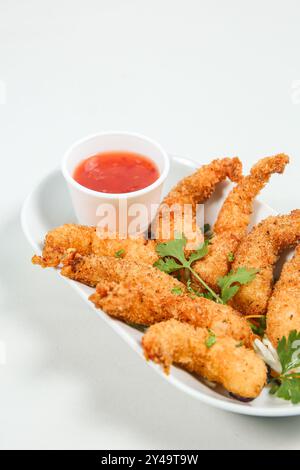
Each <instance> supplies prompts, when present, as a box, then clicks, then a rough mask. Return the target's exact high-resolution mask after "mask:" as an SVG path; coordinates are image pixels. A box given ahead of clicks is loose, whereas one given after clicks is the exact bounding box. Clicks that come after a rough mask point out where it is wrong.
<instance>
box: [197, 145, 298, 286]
mask: <svg viewBox="0 0 300 470" xmlns="http://www.w3.org/2000/svg"><path fill="white" fill-rule="evenodd" d="M288 162H289V157H288V156H287V155H284V154H279V155H275V156H274V157H266V158H263V159H262V160H259V161H258V163H257V164H256V165H254V167H253V168H252V169H251V172H250V174H249V175H248V176H245V177H244V178H242V180H241V181H240V183H238V184H237V185H236V186H235V187H234V188H233V189H232V191H231V192H230V193H229V195H228V196H227V198H226V200H225V202H224V204H223V206H222V208H221V210H220V213H219V215H218V218H217V221H216V223H215V225H214V227H213V233H214V237H213V238H212V241H211V244H210V246H209V251H208V254H207V256H206V257H205V258H204V259H202V260H199V261H197V262H196V263H195V265H194V269H195V271H196V272H197V273H198V274H199V275H200V276H201V277H202V279H204V281H206V283H207V284H208V285H209V286H210V287H212V288H213V289H215V290H217V289H218V286H217V281H218V279H219V278H220V277H222V276H225V275H226V274H227V273H228V271H229V270H230V264H231V261H232V259H231V258H232V257H233V256H234V253H235V252H236V249H237V247H238V246H239V244H240V243H241V241H242V239H243V238H244V236H245V235H246V233H247V227H248V225H249V221H250V216H251V214H252V210H253V201H254V199H255V197H256V196H257V195H258V193H259V192H260V191H261V189H262V188H263V187H264V186H265V185H266V183H267V182H268V181H269V179H270V177H271V175H272V174H273V173H283V171H284V168H285V166H286V164H287V163H288ZM230 260H231V261H230Z"/></svg>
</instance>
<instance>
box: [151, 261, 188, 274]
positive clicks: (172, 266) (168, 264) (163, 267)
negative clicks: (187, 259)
mask: <svg viewBox="0 0 300 470" xmlns="http://www.w3.org/2000/svg"><path fill="white" fill-rule="evenodd" d="M153 266H155V267H156V268H158V269H160V271H163V272H164V273H167V274H171V273H173V272H174V271H178V269H182V267H183V266H182V264H179V263H177V262H176V261H175V259H174V258H165V259H162V258H159V259H158V260H157V261H155V263H154V264H153Z"/></svg>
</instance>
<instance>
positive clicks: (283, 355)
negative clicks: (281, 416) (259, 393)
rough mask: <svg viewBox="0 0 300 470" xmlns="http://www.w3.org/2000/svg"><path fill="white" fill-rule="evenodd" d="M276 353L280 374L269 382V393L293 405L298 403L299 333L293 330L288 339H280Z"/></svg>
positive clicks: (299, 401) (299, 394)
mask: <svg viewBox="0 0 300 470" xmlns="http://www.w3.org/2000/svg"><path fill="white" fill-rule="evenodd" d="M277 353H278V357H279V360H280V364H281V368H282V372H281V374H280V375H279V376H278V377H276V379H273V380H272V382H271V389H270V393H271V394H272V395H277V397H279V398H282V399H283V400H289V401H291V402H292V403H293V404H296V403H300V372H298V371H297V369H298V368H299V367H300V332H297V331H296V330H293V331H291V332H290V334H289V337H288V339H286V337H285V336H283V338H281V340H280V341H279V342H278V345H277Z"/></svg>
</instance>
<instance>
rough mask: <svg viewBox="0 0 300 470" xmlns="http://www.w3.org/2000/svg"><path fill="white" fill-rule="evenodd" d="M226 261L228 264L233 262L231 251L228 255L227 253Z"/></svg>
mask: <svg viewBox="0 0 300 470" xmlns="http://www.w3.org/2000/svg"><path fill="white" fill-rule="evenodd" d="M227 259H228V261H229V262H230V263H232V262H233V261H234V254H233V253H232V251H230V253H228V255H227Z"/></svg>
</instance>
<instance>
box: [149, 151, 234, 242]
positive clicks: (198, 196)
mask: <svg viewBox="0 0 300 470" xmlns="http://www.w3.org/2000/svg"><path fill="white" fill-rule="evenodd" d="M241 177H242V164H241V162H240V160H239V159H238V158H237V157H235V158H223V159H218V160H213V161H212V162H211V163H210V164H208V165H203V166H202V167H200V168H199V169H198V170H197V171H195V172H194V173H193V174H192V175H190V176H187V177H186V178H184V179H182V180H181V181H179V183H178V184H177V185H176V186H175V187H174V188H173V189H172V190H171V191H170V192H169V194H168V195H167V196H166V197H165V198H164V200H163V201H162V204H161V206H160V209H159V213H158V217H157V218H156V225H155V227H154V233H155V235H156V239H157V240H158V241H160V242H162V241H167V240H169V239H172V238H174V234H175V233H176V232H179V233H182V232H184V234H185V236H186V238H187V240H188V242H189V246H190V247H191V249H194V248H196V246H197V245H199V244H200V243H201V242H202V241H203V235H202V233H201V229H200V228H199V227H197V224H196V205H197V204H202V203H204V202H205V201H206V200H207V199H208V198H209V197H210V196H211V195H212V193H213V192H214V190H215V187H216V185H217V184H218V183H220V182H221V181H224V180H225V179H226V178H230V179H231V181H239V180H240V179H241ZM185 204H186V205H190V206H191V207H190V209H191V217H190V218H189V219H188V218H187V219H186V220H185V222H184V227H182V226H181V223H179V224H177V223H176V221H177V218H176V214H177V215H178V216H179V219H180V220H182V214H183V211H184V209H185V210H187V209H186V208H184V205H185ZM174 205H176V206H177V210H176V211H172V209H171V207H172V206H173V207H174Z"/></svg>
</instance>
